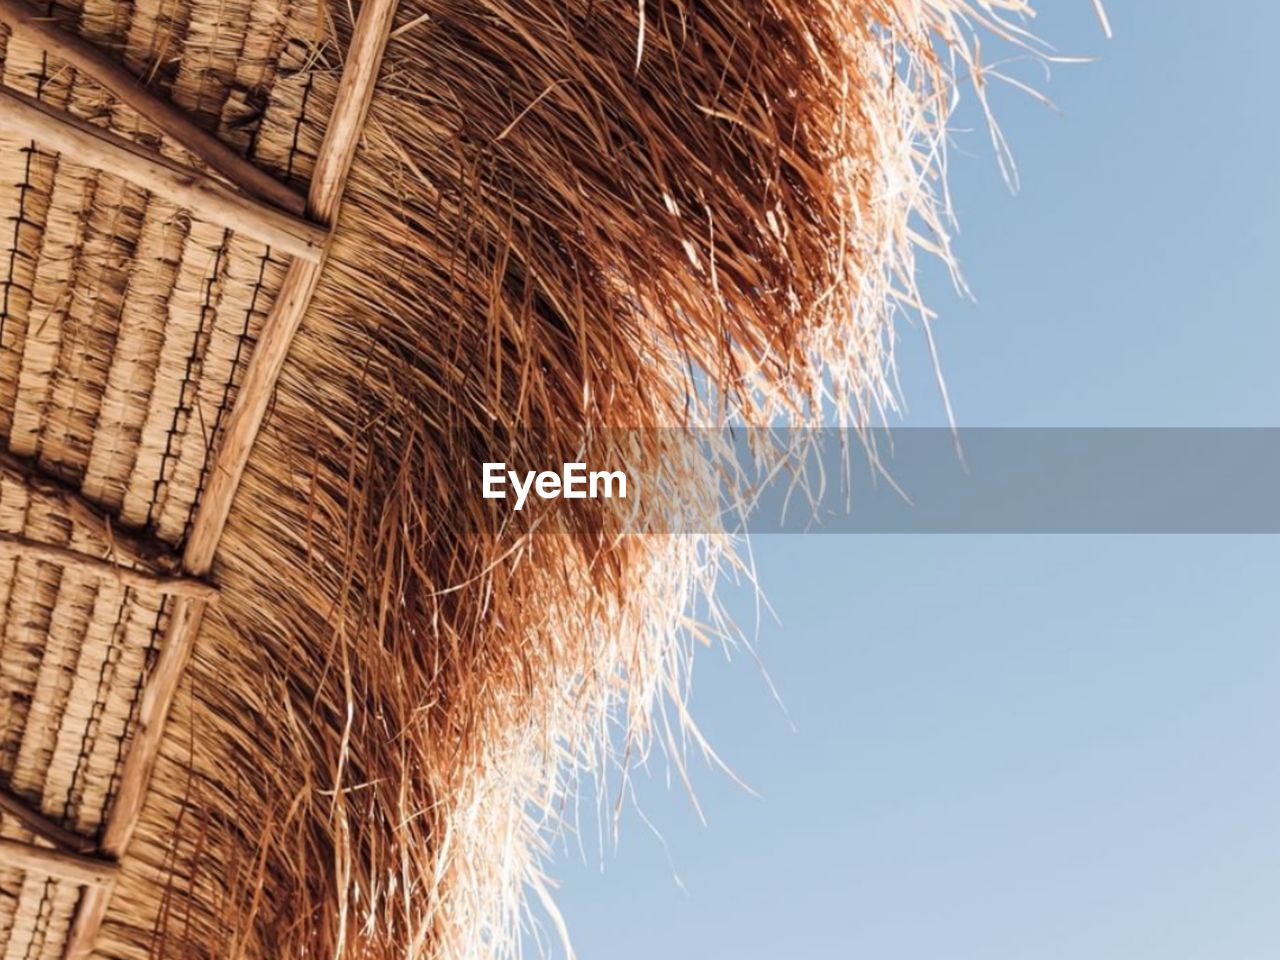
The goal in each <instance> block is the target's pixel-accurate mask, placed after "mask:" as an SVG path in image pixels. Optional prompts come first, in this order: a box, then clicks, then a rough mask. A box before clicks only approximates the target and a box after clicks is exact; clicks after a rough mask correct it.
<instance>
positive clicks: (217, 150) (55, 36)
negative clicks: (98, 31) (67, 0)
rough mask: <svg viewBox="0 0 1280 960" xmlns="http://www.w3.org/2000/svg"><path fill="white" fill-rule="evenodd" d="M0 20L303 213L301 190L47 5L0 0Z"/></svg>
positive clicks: (239, 181)
mask: <svg viewBox="0 0 1280 960" xmlns="http://www.w3.org/2000/svg"><path fill="white" fill-rule="evenodd" d="M0 23H4V24H7V25H8V26H9V29H10V30H12V31H13V32H14V33H15V34H16V35H18V36H20V37H22V38H23V39H25V40H28V41H30V42H31V43H34V44H35V45H36V46H38V47H40V48H41V49H42V50H44V51H45V52H46V53H50V54H52V55H53V56H55V57H57V58H58V59H59V60H62V61H63V62H64V63H69V64H70V65H71V66H73V67H75V68H76V70H77V71H79V72H80V73H82V74H84V75H85V76H88V77H90V78H91V79H93V80H95V81H97V82H98V83H99V84H101V85H102V86H103V87H105V88H106V89H107V90H109V91H111V93H113V94H115V96H116V97H117V98H118V99H119V100H120V101H122V102H123V103H126V104H128V105H129V106H130V107H132V108H133V109H134V110H135V111H136V112H137V113H138V114H139V115H141V116H142V117H143V118H144V119H145V120H146V121H147V122H148V123H152V124H154V125H155V126H156V127H158V128H159V129H160V131H161V132H162V133H163V134H164V135H165V136H167V137H169V138H170V139H171V140H173V141H175V142H176V143H179V144H181V145H182V146H183V147H184V148H186V150H187V151H188V152H189V153H191V154H192V155H193V156H194V157H196V158H197V159H199V160H200V161H201V162H202V163H204V164H205V165H207V166H208V167H209V168H210V169H212V170H214V171H216V172H217V173H219V174H220V175H222V176H223V177H226V178H227V180H229V181H230V182H231V183H233V184H234V185H235V186H237V187H239V188H240V189H241V190H243V191H244V192H245V193H247V194H249V195H250V196H254V197H257V198H258V199H260V200H265V201H266V202H268V203H270V204H273V205H274V206H277V207H279V208H281V209H282V210H287V211H289V212H290V213H294V214H297V215H299V216H301V215H302V213H303V212H304V211H305V209H306V200H305V199H304V198H303V196H302V194H300V193H298V192H297V191H295V190H293V189H291V188H290V187H287V186H285V185H284V184H283V183H281V182H280V181H278V180H276V179H275V178H274V177H272V176H271V175H270V174H269V173H267V172H266V171H265V170H262V169H260V168H258V167H256V166H254V165H253V164H252V163H251V162H250V161H248V160H246V159H245V158H244V157H242V156H240V154H238V153H236V152H235V151H234V150H233V149H232V148H231V147H229V146H228V145H227V144H225V143H223V142H222V141H221V140H219V139H218V138H217V137H215V136H214V135H213V134H211V133H209V132H208V131H207V130H204V129H203V128H201V127H199V126H197V125H196V123H195V121H193V120H192V119H191V117H190V116H188V115H187V113H185V112H184V111H183V110H181V109H179V108H178V107H176V106H175V105H174V104H172V103H170V102H169V101H168V100H165V99H164V98H163V97H160V96H157V95H156V94H155V93H153V92H152V91H151V90H150V89H148V88H147V86H146V85H145V84H144V83H143V82H142V81H141V80H139V79H138V78H137V77H135V76H134V75H133V74H132V73H130V72H129V71H128V70H127V69H125V67H124V65H123V64H121V63H120V62H118V61H117V60H115V59H113V58H112V57H110V56H108V55H107V54H106V53H104V52H103V51H102V50H99V49H98V48H97V47H95V46H94V45H93V44H92V43H90V42H89V41H87V40H85V39H84V38H83V37H81V36H80V35H79V34H76V33H73V32H71V31H70V30H66V29H63V28H62V27H61V26H60V25H59V24H58V22H57V20H56V19H54V18H52V17H48V16H46V15H45V13H44V11H43V10H39V9H37V8H35V7H33V6H31V4H29V3H28V2H27V0H0Z"/></svg>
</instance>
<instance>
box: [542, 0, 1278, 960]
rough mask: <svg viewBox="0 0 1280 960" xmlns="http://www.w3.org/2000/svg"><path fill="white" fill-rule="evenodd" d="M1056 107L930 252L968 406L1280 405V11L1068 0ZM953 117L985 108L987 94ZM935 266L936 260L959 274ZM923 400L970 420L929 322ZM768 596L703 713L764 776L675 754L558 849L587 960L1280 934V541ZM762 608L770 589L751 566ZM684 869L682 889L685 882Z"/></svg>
mask: <svg viewBox="0 0 1280 960" xmlns="http://www.w3.org/2000/svg"><path fill="white" fill-rule="evenodd" d="M1041 6H1042V7H1044V8H1045V9H1044V10H1042V11H1041V16H1040V17H1039V18H1038V20H1037V22H1036V25H1035V26H1036V29H1037V31H1038V32H1040V33H1041V34H1042V35H1044V36H1046V37H1050V38H1052V39H1053V40H1054V41H1055V42H1056V43H1057V45H1058V47H1059V48H1060V49H1061V50H1062V51H1063V52H1064V53H1071V54H1085V55H1092V56H1096V57H1100V58H1101V59H1100V60H1099V61H1098V62H1097V63H1094V64H1092V65H1089V66H1073V67H1059V68H1056V69H1055V71H1054V75H1053V78H1052V80H1051V82H1050V83H1049V84H1048V85H1047V86H1046V90H1047V92H1048V93H1050V95H1051V96H1052V97H1053V98H1054V100H1055V101H1056V102H1057V103H1058V105H1059V106H1060V107H1061V108H1062V111H1063V112H1062V113H1061V114H1057V113H1054V112H1051V111H1048V110H1046V109H1044V108H1043V107H1042V106H1040V105H1038V104H1035V103H1034V102H1032V101H1029V100H1027V99H1025V98H1021V97H1019V96H1017V95H1015V94H1013V93H1011V92H1004V93H1001V94H998V96H997V100H998V108H999V113H1000V116H1001V119H1002V122H1003V124H1004V127H1005V129H1006V132H1007V133H1008V134H1009V136H1010V138H1011V140H1012V142H1013V145H1014V149H1015V152H1016V156H1017V160H1018V163H1019V167H1020V169H1021V173H1022V184H1023V187H1022V191H1021V193H1020V194H1019V195H1018V196H1017V197H1012V196H1010V195H1009V193H1008V191H1007V189H1006V188H1005V187H1004V185H1003V183H1002V182H1001V180H1000V176H999V173H998V170H997V168H996V165H995V163H994V161H993V159H992V157H991V155H990V151H989V149H988V147H987V142H986V139H985V136H984V135H983V134H982V132H981V131H980V130H978V129H976V128H975V129H974V130H973V131H972V132H970V133H959V134H958V135H957V139H958V142H957V149H956V150H955V151H954V153H953V161H952V167H953V177H954V180H953V183H954V187H955V200H956V207H957V212H958V214H959V216H960V218H961V229H962V232H961V235H960V236H959V238H958V239H957V249H958V252H959V254H960V256H961V258H962V262H963V265H964V269H965V273H966V276H967V278H968V280H969V282H970V285H971V286H972V287H973V289H974V292H975V294H976V296H977V302H976V303H967V302H964V301H961V300H958V299H957V298H956V297H955V295H954V294H953V293H952V292H951V291H950V290H949V289H948V288H947V287H946V286H945V285H943V284H942V283H941V282H940V278H939V277H937V276H934V275H932V274H931V275H930V276H929V277H928V278H927V279H928V288H929V290H930V292H931V299H932V302H933V305H934V306H935V308H937V309H938V310H939V311H940V312H941V314H942V317H941V319H940V320H939V322H938V326H937V330H936V333H937V335H938V338H939V342H940V346H941V349H942V359H943V364H944V368H945V372H946V374H947V379H948V383H949V386H950V392H951V398H952V401H953V404H954V406H955V408H956V412H957V416H958V419H959V421H960V422H961V423H962V424H964V425H967V426H1002V425H1011V426H1012V425H1016V426H1036V425H1042V426H1095V425H1096V426H1214V425H1230V426H1255V425H1256V426H1277V425H1280V390H1278V389H1277V385H1276V374H1275V371H1276V367H1277V361H1280V324H1278V323H1277V322H1276V321H1277V319H1280V317H1278V316H1277V315H1278V313H1280V308H1278V307H1277V304H1280V269H1277V267H1276V264H1277V260H1278V257H1277V255H1278V254H1280V249H1278V247H1280V245H1278V244H1277V242H1276V239H1275V236H1274V230H1275V226H1274V225H1275V224H1276V223H1277V222H1280V189H1277V184H1278V182H1280V175H1277V174H1276V173H1275V166H1276V163H1275V160H1274V157H1273V153H1274V150H1275V148H1276V146H1277V145H1278V144H1280V134H1277V131H1276V128H1275V123H1274V117H1275V114H1276V109H1275V97H1274V93H1273V92H1272V91H1273V89H1274V77H1273V76H1272V75H1271V74H1272V68H1271V67H1270V64H1271V63H1273V62H1274V38H1275V37H1276V36H1277V35H1278V34H1280V5H1276V4H1274V3H1273V2H1271V0H1239V2H1237V3H1235V4H1232V5H1231V7H1230V9H1231V13H1230V16H1224V15H1223V14H1222V10H1223V9H1224V6H1223V5H1211V4H1207V3H1203V2H1199V3H1194V2H1190V0H1169V2H1166V3H1162V4H1154V3H1150V2H1145V3H1138V2H1136V0H1130V2H1127V3H1126V2H1121V0H1111V2H1110V3H1109V4H1108V10H1109V12H1110V14H1111V20H1112V24H1113V26H1114V27H1115V31H1116V38H1115V39H1114V40H1112V41H1110V42H1106V41H1104V40H1103V39H1102V38H1101V35H1100V32H1099V30H1098V27H1097V21H1096V20H1095V19H1094V16H1093V13H1092V10H1091V5H1090V3H1089V0H1044V2H1043V3H1042V4H1041ZM967 117H968V115H965V114H962V116H961V117H960V118H959V119H958V121H957V122H958V125H961V126H963V125H965V124H966V123H971V121H969V120H968V119H967ZM935 273H936V271H935ZM900 359H901V367H902V376H903V385H904V389H905V391H906V393H907V398H908V401H909V402H910V405H911V412H910V415H909V417H908V420H907V422H908V423H911V424H936V423H939V422H941V417H942V413H941V405H940V403H939V402H938V399H937V395H936V392H935V391H934V389H933V386H932V376H931V373H930V371H929V367H928V361H927V356H926V353H925V349H924V344H923V340H922V337H921V336H920V334H919V332H918V331H915V330H912V329H910V328H907V329H905V330H904V332H903V340H902V345H901V356H900ZM754 552H755V556H756V560H757V563H758V567H759V578H760V581H761V583H762V585H763V588H764V591H765V593H766V595H767V596H768V598H769V600H770V602H771V603H772V605H773V607H774V609H775V611H776V613H777V621H776V622H775V621H774V620H772V619H766V620H764V621H763V622H761V623H760V624H759V628H758V637H757V645H758V648H759V652H760V655H761V656H762V658H763V660H764V661H765V663H766V664H767V666H768V669H769V671H770V673H771V674H772V676H773V678H774V680H775V681H776V683H777V686H778V688H779V690H780V692H781V695H782V697H783V698H784V700H785V701H786V704H787V707H788V709H789V711H790V714H791V716H792V718H793V720H794V725H795V726H794V729H793V728H792V726H791V725H790V724H789V723H788V721H787V719H786V718H785V717H784V716H783V715H782V713H781V712H780V711H779V709H778V708H777V707H776V705H775V704H774V703H773V702H772V700H771V698H770V695H769V691H768V689H767V688H766V686H765V684H764V683H763V681H762V679H761V677H760V674H759V672H758V670H757V668H756V667H755V665H754V664H753V663H752V661H751V659H750V658H749V657H747V656H745V655H737V656H735V657H733V658H732V659H731V660H726V659H725V658H724V657H723V656H722V655H720V653H719V652H718V651H704V652H702V653H700V654H699V658H698V663H697V667H696V678H697V679H696V685H695V693H694V710H695V713H696V715H697V716H698V718H699V720H700V722H701V723H702V726H703V728H704V730H705V731H706V732H707V733H708V735H709V736H710V738H711V740H712V741H713V743H714V745H715V746H716V748H717V749H718V750H719V751H720V753H721V755H722V756H723V757H724V758H725V760H726V761H727V762H728V763H729V764H730V765H731V766H732V767H733V768H734V770H735V771H736V772H737V773H738V774H739V775H740V776H742V777H743V778H744V779H745V780H746V781H747V782H749V783H750V784H751V786H752V787H753V788H755V789H756V790H757V791H758V792H759V793H760V794H761V797H760V798H759V799H757V798H755V797H752V796H750V795H748V794H747V793H745V792H744V791H742V790H741V789H740V788H738V787H737V786H735V785H734V784H733V783H732V782H731V781H729V780H728V778H726V777H725V776H724V775H722V774H720V773H718V772H716V771H714V770H711V769H708V768H705V767H700V766H695V780H696V784H697V789H698V795H699V799H700V801H701V803H702V806H703V808H704V810H705V811H706V812H707V816H708V821H709V822H708V824H707V825H706V826H703V825H702V824H700V823H699V821H698V819H697V817H696V815H695V813H694V811H693V809H692V807H691V806H690V804H689V802H688V800H687V798H686V797H685V795H684V793H683V791H682V790H681V789H680V788H679V787H674V788H670V789H669V788H668V786H667V783H666V780H665V778H664V777H663V776H662V775H661V773H660V772H658V773H656V774H655V775H654V777H653V778H652V779H650V780H644V779H642V780H641V783H640V789H639V799H640V802H641V804H642V806H643V809H644V810H645V812H646V814H647V815H648V816H649V818H650V819H651V820H652V821H653V822H654V824H655V825H656V827H657V828H658V829H659V830H660V831H661V833H662V835H663V837H664V838H665V844H666V848H665V849H664V846H663V844H662V843H659V842H658V841H657V840H656V839H655V837H654V835H653V833H651V832H650V831H649V830H648V828H647V827H646V826H645V824H644V823H643V822H642V821H641V820H640V818H639V817H637V816H635V815H634V814H629V815H627V816H626V817H625V818H624V819H625V822H624V825H623V832H622V840H621V844H620V846H619V848H618V849H617V850H616V851H609V852H607V853H606V855H605V856H604V858H603V869H602V866H601V859H600V858H599V857H598V856H596V854H595V851H594V850H593V849H592V848H590V847H589V848H588V857H587V860H586V862H583V860H582V858H581V857H580V856H579V855H578V853H577V851H576V848H570V849H569V850H568V851H566V852H565V854H564V855H563V856H562V857H561V858H560V860H559V862H557V864H556V865H555V868H556V872H557V873H558V874H559V876H560V878H561V881H562V889H561V893H560V896H559V899H560V902H561V905H562V908H563V910H564V913H565V915H566V918H567V921H568V923H569V927H570V930H571V932H572V934H573V940H574V946H575V948H576V949H577V953H578V956H579V958H580V960H653V958H657V957H660V958H663V960H685V958H689V960H694V958H697V960H707V958H711V960H719V958H730V957H732V958H736V960H780V958H782V960H793V958H807V957H815V958H839V960H843V958H866V960H1058V958H1062V960H1068V958H1069V960H1080V958H1088V960H1122V958H1123V960H1193V958H1194V960H1262V958H1269V960H1274V958H1276V957H1278V956H1280V910H1278V909H1277V908H1276V897H1277V891H1280V746H1278V743H1277V731H1280V696H1278V695H1277V694H1278V692H1280V643H1278V642H1277V639H1278V638H1277V636H1276V633H1277V629H1276V627H1277V624H1278V623H1280V592H1278V591H1277V590H1276V588H1275V587H1276V580H1277V574H1278V573H1280V544H1278V543H1277V541H1276V540H1275V539H1274V538H1269V537H1172V536H1153V537H1083V536H1082V537H1030V536H1024V537H995V536H990V537H978V536H970V537H940V536H935V537H922V536H914V537H912V536H899V537H891V536H890V537H844V536H822V535H809V536H787V537H782V536H778V537H758V538H756V540H755V542H754ZM729 599H730V603H731V605H732V607H733V609H734V610H735V612H736V613H737V614H738V616H739V620H740V621H741V622H742V623H743V624H744V625H745V626H746V627H747V629H748V630H749V631H755V619H754V616H755V615H754V605H753V603H752V600H751V597H750V595H749V591H746V590H738V591H732V590H731V591H729ZM676 874H678V875H679V878H680V880H681V881H682V883H683V887H681V885H679V884H677V882H676V880H675V876H676Z"/></svg>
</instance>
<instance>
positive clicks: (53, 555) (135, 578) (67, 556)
mask: <svg viewBox="0 0 1280 960" xmlns="http://www.w3.org/2000/svg"><path fill="white" fill-rule="evenodd" d="M13 556H18V557H29V558H30V559H32V560H43V561H44V562H45V563H52V564H57V565H58V566H60V567H63V568H66V569H71V570H79V571H81V572H82V573H85V574H88V575H89V576H91V577H98V578H99V579H102V580H115V581H117V582H118V583H120V584H122V585H123V586H126V587H131V588H132V589H134V590H138V591H141V592H143V593H159V594H168V595H171V596H179V597H195V598H197V599H199V600H203V601H205V602H206V603H212V602H214V601H216V600H217V599H218V588H217V587H215V586H214V585H213V584H211V583H205V582H204V581H203V580H198V579H196V578H195V577H186V576H166V575H164V574H159V573H150V572H148V571H146V570H135V569H134V568H132V567H122V566H120V565H119V564H118V563H113V562H112V561H111V560H104V559H103V558H101V557H95V556H93V555H92V554H88V553H81V552H80V551H79V550H72V549H71V548H70V547H60V546H56V545H54V544H51V543H41V542H40V541H38V540H31V539H29V538H27V537H20V536H17V535H16V534H12V533H2V532H0V557H13Z"/></svg>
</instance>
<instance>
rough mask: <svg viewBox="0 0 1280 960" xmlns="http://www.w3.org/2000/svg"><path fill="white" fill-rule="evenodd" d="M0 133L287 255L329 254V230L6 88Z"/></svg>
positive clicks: (0, 93) (0, 100)
mask: <svg viewBox="0 0 1280 960" xmlns="http://www.w3.org/2000/svg"><path fill="white" fill-rule="evenodd" d="M0 130H4V131H5V132H6V133H8V134H10V135H12V136H17V137H19V138H22V139H31V140H34V141H35V142H36V143H38V144H41V145H42V146H44V147H47V148H48V149H50V150H54V151H56V152H58V153H61V154H62V155H63V156H65V157H66V158H67V159H69V160H74V161H75V162H77V163H82V164H84V165H85V166H89V167H93V168H95V169H97V170H102V171H105V172H106V173H112V174H115V175H116V176H118V177H123V178H124V179H125V180H128V181H130V182H131V183H134V184H137V185H138V186H140V187H142V188H143V189H144V190H148V191H150V192H151V193H154V194H156V195H158V196H162V197H165V198H166V199H168V200H172V201H173V202H174V203H176V204H177V205H178V206H180V207H185V208H186V209H188V210H190V211H191V212H192V213H194V214H196V215H197V216H198V217H200V218H202V219H204V220H208V221H210V222H212V223H216V224H218V225H219V226H223V227H226V228H227V229H228V230H235V231H237V232H240V233H244V234H246V235H248V236H251V237H254V238H255V239H257V240H261V241H262V242H263V243H266V244H268V245H269V246H271V247H273V248H275V249H277V250H279V251H280V252H282V253H287V254H289V255H290V256H293V257H297V258H299V259H301V260H310V261H313V262H314V261H319V260H320V258H321V256H322V254H323V252H324V246H325V243H326V242H327V240H328V232H327V231H326V230H325V229H324V228H323V227H320V226H317V225H316V224H314V223H309V222H308V221H306V220H303V219H301V218H299V217H295V216H293V215H292V214H289V213H285V212H284V211H282V210H278V209H276V208H275V207H272V206H269V205H267V204H265V203H263V202H262V201H261V200H256V199H254V198H253V197H248V196H245V195H244V194H242V193H237V192H236V191H234V190H232V189H231V188H229V187H226V186H224V185H223V184H222V183H220V182H219V181H217V180H215V179H213V178H212V177H210V176H207V175H206V174H203V173H199V172H197V171H196V170H193V169H189V168H186V167H183V166H182V165H181V164H178V163H175V162H173V161H172V160H170V159H169V158H168V157H165V156H162V155H161V154H159V153H156V152H155V151H154V150H148V149H146V148H145V147H143V146H141V145H139V144H136V143H134V142H133V141H131V140H126V139H125V138H124V137H120V136H117V135H116V134H114V133H111V132H110V131H108V130H103V129H102V128H100V127H96V126H94V125H93V124H92V123H89V122H88V121H87V120H82V119H80V118H79V117H77V116H74V115H72V114H70V113H67V112H65V111H62V110H55V109H54V108H53V107H50V106H48V105H47V104H44V103H41V102H40V101H39V100H36V99H35V98H33V97H29V96H27V95H26V94H24V93H19V92H17V91H16V90H11V89H9V88H7V87H0Z"/></svg>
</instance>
